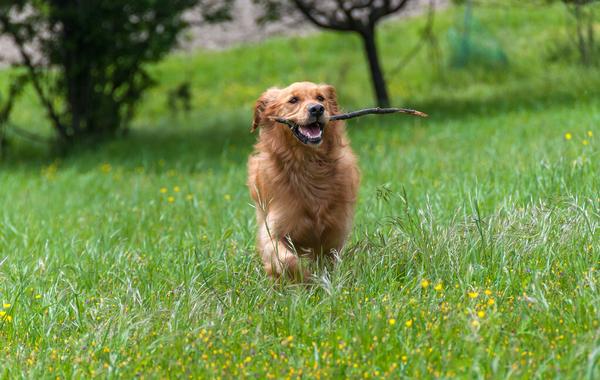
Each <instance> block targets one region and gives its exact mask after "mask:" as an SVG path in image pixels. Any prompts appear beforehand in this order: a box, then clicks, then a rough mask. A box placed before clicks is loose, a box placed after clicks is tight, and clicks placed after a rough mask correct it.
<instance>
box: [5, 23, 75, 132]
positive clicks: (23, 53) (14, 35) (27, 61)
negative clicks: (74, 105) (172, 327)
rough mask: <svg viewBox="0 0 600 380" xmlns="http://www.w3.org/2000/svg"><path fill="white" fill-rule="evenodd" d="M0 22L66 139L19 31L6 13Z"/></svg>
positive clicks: (36, 89)
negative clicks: (13, 26) (13, 42)
mask: <svg viewBox="0 0 600 380" xmlns="http://www.w3.org/2000/svg"><path fill="white" fill-rule="evenodd" d="M0 23H2V25H3V26H4V30H5V31H6V32H7V34H9V35H10V36H11V37H12V39H13V40H14V41H15V44H16V45H17V48H18V50H19V54H20V55H21V59H22V61H23V64H24V65H25V67H26V68H27V71H28V73H29V78H30V80H31V83H32V84H33V88H34V89H35V92H36V93H37V95H38V97H39V98H40V101H41V102H42V105H43V106H44V107H45V108H46V112H47V113H48V116H49V117H50V119H51V120H52V122H53V123H54V126H55V128H56V130H57V131H58V133H59V134H60V136H61V137H62V138H63V139H64V140H68V139H69V134H68V132H67V129H66V128H65V126H64V125H63V124H62V122H61V120H60V117H59V116H58V113H57V112H56V110H55V109H54V106H53V105H52V102H51V101H50V99H48V98H47V97H46V95H45V94H44V90H43V89H42V85H41V83H40V82H39V77H38V73H37V71H36V69H35V66H34V64H33V62H32V59H31V57H30V56H29V54H27V52H26V51H25V41H23V39H22V38H21V36H19V33H18V32H17V31H15V30H14V29H13V28H12V27H11V21H10V19H9V17H8V16H7V15H0Z"/></svg>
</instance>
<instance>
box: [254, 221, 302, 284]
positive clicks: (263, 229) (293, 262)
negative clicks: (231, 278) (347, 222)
mask: <svg viewBox="0 0 600 380" xmlns="http://www.w3.org/2000/svg"><path fill="white" fill-rule="evenodd" d="M257 245H258V250H259V252H260V254H261V259H262V262H263V265H264V268H265V271H266V272H267V274H268V275H270V276H272V277H274V278H280V277H282V276H284V277H287V278H289V279H291V280H293V281H298V282H302V281H306V280H308V277H309V276H310V272H309V271H308V270H307V269H306V268H302V263H301V261H300V258H299V257H298V255H297V254H296V253H295V252H293V251H292V250H291V249H290V248H289V246H290V245H289V244H286V242H285V241H283V238H280V237H278V236H277V235H274V234H273V231H271V229H270V228H269V225H268V224H267V223H266V222H264V223H263V224H262V225H261V226H260V227H259V231H258V236H257Z"/></svg>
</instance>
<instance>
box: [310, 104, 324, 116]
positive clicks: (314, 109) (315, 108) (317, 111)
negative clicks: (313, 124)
mask: <svg viewBox="0 0 600 380" xmlns="http://www.w3.org/2000/svg"><path fill="white" fill-rule="evenodd" d="M324 112H325V107H323V105H322V104H311V105H310V106H308V113H310V116H315V117H319V116H321V115H323V113H324Z"/></svg>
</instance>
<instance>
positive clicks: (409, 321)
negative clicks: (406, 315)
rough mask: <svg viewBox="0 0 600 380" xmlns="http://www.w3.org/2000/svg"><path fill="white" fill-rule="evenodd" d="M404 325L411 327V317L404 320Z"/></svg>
mask: <svg viewBox="0 0 600 380" xmlns="http://www.w3.org/2000/svg"><path fill="white" fill-rule="evenodd" d="M404 325H405V326H406V327H411V326H412V325H413V320H412V319H409V320H408V321H406V322H405V323H404Z"/></svg>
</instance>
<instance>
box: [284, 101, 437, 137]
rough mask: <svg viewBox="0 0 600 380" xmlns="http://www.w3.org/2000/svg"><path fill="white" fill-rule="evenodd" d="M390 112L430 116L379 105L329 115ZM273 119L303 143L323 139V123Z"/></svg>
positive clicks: (343, 116)
mask: <svg viewBox="0 0 600 380" xmlns="http://www.w3.org/2000/svg"><path fill="white" fill-rule="evenodd" d="M389 113H404V114H408V115H413V116H420V117H428V116H429V115H427V114H426V113H424V112H421V111H417V110H413V109H410V108H379V107H377V108H366V109H362V110H358V111H354V112H348V113H343V114H339V115H332V116H330V117H329V121H336V120H348V119H353V118H355V117H360V116H364V115H373V114H374V115H383V114H389ZM273 120H275V121H276V122H278V123H281V124H285V125H287V126H288V127H289V128H290V129H291V130H292V133H294V135H295V136H296V137H297V138H298V140H300V141H301V142H302V143H303V144H319V143H320V142H321V140H322V137H323V127H324V125H323V124H322V123H319V122H315V123H312V124H310V125H307V126H304V127H303V126H300V125H298V124H296V123H295V122H294V121H292V120H289V119H285V118H282V117H274V118H273Z"/></svg>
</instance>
